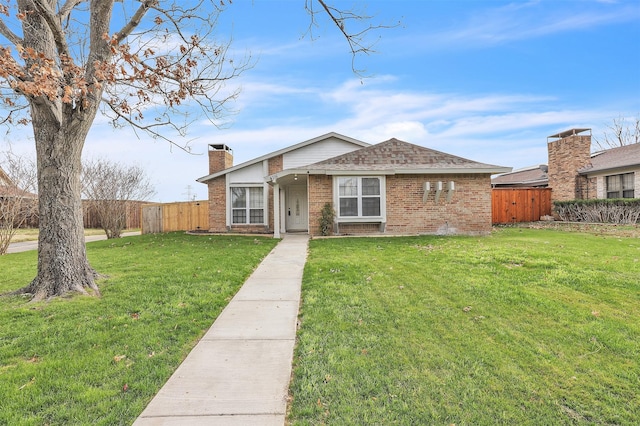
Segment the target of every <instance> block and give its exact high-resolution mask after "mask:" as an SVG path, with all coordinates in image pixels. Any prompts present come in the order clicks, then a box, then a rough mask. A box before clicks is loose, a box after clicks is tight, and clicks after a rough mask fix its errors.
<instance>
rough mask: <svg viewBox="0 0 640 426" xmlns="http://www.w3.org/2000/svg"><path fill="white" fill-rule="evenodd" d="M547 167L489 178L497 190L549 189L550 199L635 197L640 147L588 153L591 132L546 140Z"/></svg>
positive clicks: (638, 186) (639, 189)
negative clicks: (550, 191)
mask: <svg viewBox="0 0 640 426" xmlns="http://www.w3.org/2000/svg"><path fill="white" fill-rule="evenodd" d="M547 152H548V162H549V163H548V164H549V165H548V167H547V166H545V165H542V166H536V167H531V168H527V169H520V170H515V171H513V172H510V173H505V174H502V175H498V176H496V177H494V178H493V179H492V185H493V186H494V187H496V188H501V187H502V188H504V187H522V186H529V187H531V186H538V187H545V186H548V187H550V188H552V189H553V191H552V199H553V200H555V201H568V200H576V199H593V198H635V197H638V195H639V194H640V144H632V145H625V146H621V147H617V148H611V149H606V150H603V151H598V152H594V153H591V129H570V130H567V131H564V132H560V133H557V134H555V135H551V136H549V137H547Z"/></svg>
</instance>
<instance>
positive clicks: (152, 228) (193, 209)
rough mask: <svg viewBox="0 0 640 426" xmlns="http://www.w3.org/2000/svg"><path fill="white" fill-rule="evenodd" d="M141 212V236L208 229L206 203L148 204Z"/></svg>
mask: <svg viewBox="0 0 640 426" xmlns="http://www.w3.org/2000/svg"><path fill="white" fill-rule="evenodd" d="M141 210H142V233H143V234H152V233H157V232H171V231H207V230H208V229H209V202H208V201H188V202H182V203H168V204H149V205H144V206H142V209H141Z"/></svg>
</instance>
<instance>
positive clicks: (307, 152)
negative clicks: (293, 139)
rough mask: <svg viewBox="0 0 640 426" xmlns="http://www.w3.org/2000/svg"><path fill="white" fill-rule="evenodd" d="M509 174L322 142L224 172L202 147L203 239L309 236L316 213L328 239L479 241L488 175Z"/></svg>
mask: <svg viewBox="0 0 640 426" xmlns="http://www.w3.org/2000/svg"><path fill="white" fill-rule="evenodd" d="M509 170H510V169H509V168H506V167H500V166H494V165H489V164H483V163H478V162H475V161H472V160H467V159H464V158H461V157H457V156H454V155H450V154H446V153H443V152H439V151H435V150H432V149H428V148H424V147H421V146H417V145H413V144H410V143H407V142H402V141H399V140H397V139H390V140H388V141H386V142H382V143H379V144H377V145H369V144H368V143H365V142H362V141H358V140H355V139H352V138H349V137H346V136H343V135H340V134H337V133H329V134H326V135H322V136H319V137H317V138H314V139H310V140H308V141H304V142H301V143H298V144H296V145H293V146H290V147H288V148H284V149H281V150H278V151H275V152H272V153H270V154H267V155H264V156H261V157H258V158H255V159H253V160H250V161H247V162H245V163H242V164H239V165H237V166H233V155H232V152H231V149H230V148H229V147H227V146H226V145H210V146H209V175H207V176H204V177H202V178H200V179H198V182H201V183H205V184H207V185H208V187H209V203H210V209H209V226H210V231H211V232H262V233H273V234H274V236H275V237H280V235H281V233H283V232H308V233H309V234H310V235H312V236H314V235H319V233H320V228H319V218H320V214H321V210H322V207H323V206H324V205H325V204H326V203H331V204H332V206H333V207H334V210H335V213H336V217H335V228H334V231H335V232H336V233H338V234H342V235H346V234H371V233H376V234H382V233H384V234H472V235H476V234H486V233H488V232H489V231H490V230H491V175H492V174H495V173H504V172H507V171H509Z"/></svg>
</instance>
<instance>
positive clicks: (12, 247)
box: [7, 231, 140, 254]
mask: <svg viewBox="0 0 640 426" xmlns="http://www.w3.org/2000/svg"><path fill="white" fill-rule="evenodd" d="M133 235H140V231H135V232H123V233H122V236H123V237H131V236H133ZM106 239H107V236H106V235H105V234H100V235H88V236H86V237H84V240H85V242H87V243H90V242H91V241H100V240H106ZM29 250H38V241H37V240H36V241H21V242H19V243H11V244H9V248H8V249H7V254H8V253H20V252H23V251H29Z"/></svg>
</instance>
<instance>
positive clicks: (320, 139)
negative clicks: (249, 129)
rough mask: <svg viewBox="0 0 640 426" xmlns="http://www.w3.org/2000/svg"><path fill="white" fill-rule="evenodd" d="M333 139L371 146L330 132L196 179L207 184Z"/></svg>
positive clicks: (360, 145)
mask: <svg viewBox="0 0 640 426" xmlns="http://www.w3.org/2000/svg"><path fill="white" fill-rule="evenodd" d="M332 138H335V139H339V140H341V141H344V142H347V143H351V144H353V145H354V146H355V147H356V149H358V148H361V147H367V146H369V145H370V144H368V143H367V142H363V141H360V140H358V139H354V138H350V137H348V136H344V135H341V134H339V133H336V132H330V133H326V134H324V135H321V136H317V137H315V138H312V139H309V140H306V141H303V142H300V143H297V144H295V145H291V146H288V147H286V148H282V149H279V150H277V151H273V152H271V153H268V154H265V155H262V156H260V157H256V158H254V159H252V160H249V161H245V162H244V163H241V164H238V165H236V166H233V167H229V168H228V169H224V170H221V171H219V172H216V173H213V174H210V175H207V176H203V177H201V178H199V179H196V180H197V181H198V182H202V183H206V182H207V181H208V180H211V179H214V178H216V177H219V176H223V175H225V174H227V173H229V172H233V171H235V170H238V169H242V168H245V167H248V166H252V165H254V164H256V163H260V162H262V161H264V160H268V159H270V158H274V157H277V156H279V155H284V154H287V153H291V152H293V151H296V150H299V149H300V148H304V147H307V146H309V145H313V144H316V143H319V142H323V141H326V140H327V139H332Z"/></svg>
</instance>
